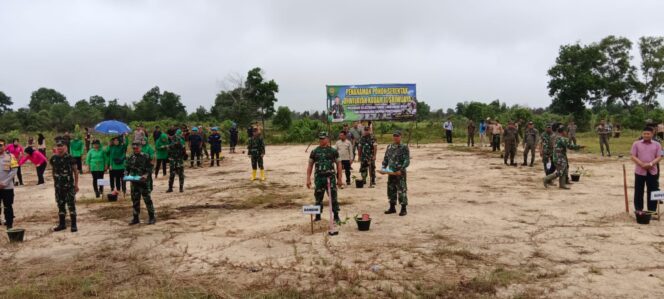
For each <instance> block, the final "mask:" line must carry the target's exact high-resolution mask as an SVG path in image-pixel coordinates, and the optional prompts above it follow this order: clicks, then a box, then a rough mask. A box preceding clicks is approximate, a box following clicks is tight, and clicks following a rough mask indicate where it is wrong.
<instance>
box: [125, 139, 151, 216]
mask: <svg viewBox="0 0 664 299" xmlns="http://www.w3.org/2000/svg"><path fill="white" fill-rule="evenodd" d="M131 148H132V151H133V153H132V154H131V155H130V156H129V158H127V162H126V165H125V174H126V175H128V176H138V177H140V180H138V181H132V182H131V201H132V204H133V216H134V218H133V219H132V220H131V222H129V225H134V224H138V223H140V221H139V219H138V215H139V214H140V212H141V197H143V201H145V208H146V209H147V210H148V216H149V220H148V224H155V223H156V222H157V220H156V219H155V215H154V206H153V205H152V198H151V197H150V193H152V159H151V158H150V156H149V155H148V154H146V153H143V152H141V144H140V143H138V142H134V143H132V145H131Z"/></svg>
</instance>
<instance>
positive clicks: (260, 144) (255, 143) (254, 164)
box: [247, 128, 265, 181]
mask: <svg viewBox="0 0 664 299" xmlns="http://www.w3.org/2000/svg"><path fill="white" fill-rule="evenodd" d="M247 155H248V156H249V158H251V180H252V181H255V180H256V170H257V169H258V168H260V170H261V181H265V169H264V168H263V157H264V156H265V142H264V141H263V137H261V132H260V130H258V128H254V129H253V132H252V133H251V138H249V141H248V142H247Z"/></svg>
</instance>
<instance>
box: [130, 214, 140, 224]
mask: <svg viewBox="0 0 664 299" xmlns="http://www.w3.org/2000/svg"><path fill="white" fill-rule="evenodd" d="M139 223H141V221H140V220H138V216H134V219H132V220H131V221H130V222H129V225H134V224H139Z"/></svg>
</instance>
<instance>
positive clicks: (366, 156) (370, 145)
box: [357, 126, 378, 188]
mask: <svg viewBox="0 0 664 299" xmlns="http://www.w3.org/2000/svg"><path fill="white" fill-rule="evenodd" d="M357 153H358V155H359V156H360V157H359V159H358V160H359V161H360V174H361V175H362V181H364V182H366V181H367V172H368V174H369V179H370V180H371V182H370V184H369V188H374V187H376V154H377V153H378V143H376V138H374V136H373V135H372V134H371V129H370V128H369V127H368V126H367V127H364V132H363V133H362V137H361V138H360V141H359V145H358V149H357Z"/></svg>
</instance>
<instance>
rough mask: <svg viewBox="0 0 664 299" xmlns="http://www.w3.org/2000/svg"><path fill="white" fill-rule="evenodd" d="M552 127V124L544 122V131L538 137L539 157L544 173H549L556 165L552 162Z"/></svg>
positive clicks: (554, 169)
mask: <svg viewBox="0 0 664 299" xmlns="http://www.w3.org/2000/svg"><path fill="white" fill-rule="evenodd" d="M553 135H554V134H553V128H552V124H550V123H549V124H546V128H545V130H544V133H542V136H541V138H540V148H539V152H540V158H542V164H544V175H550V174H552V173H553V172H554V171H556V165H555V164H553Z"/></svg>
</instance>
